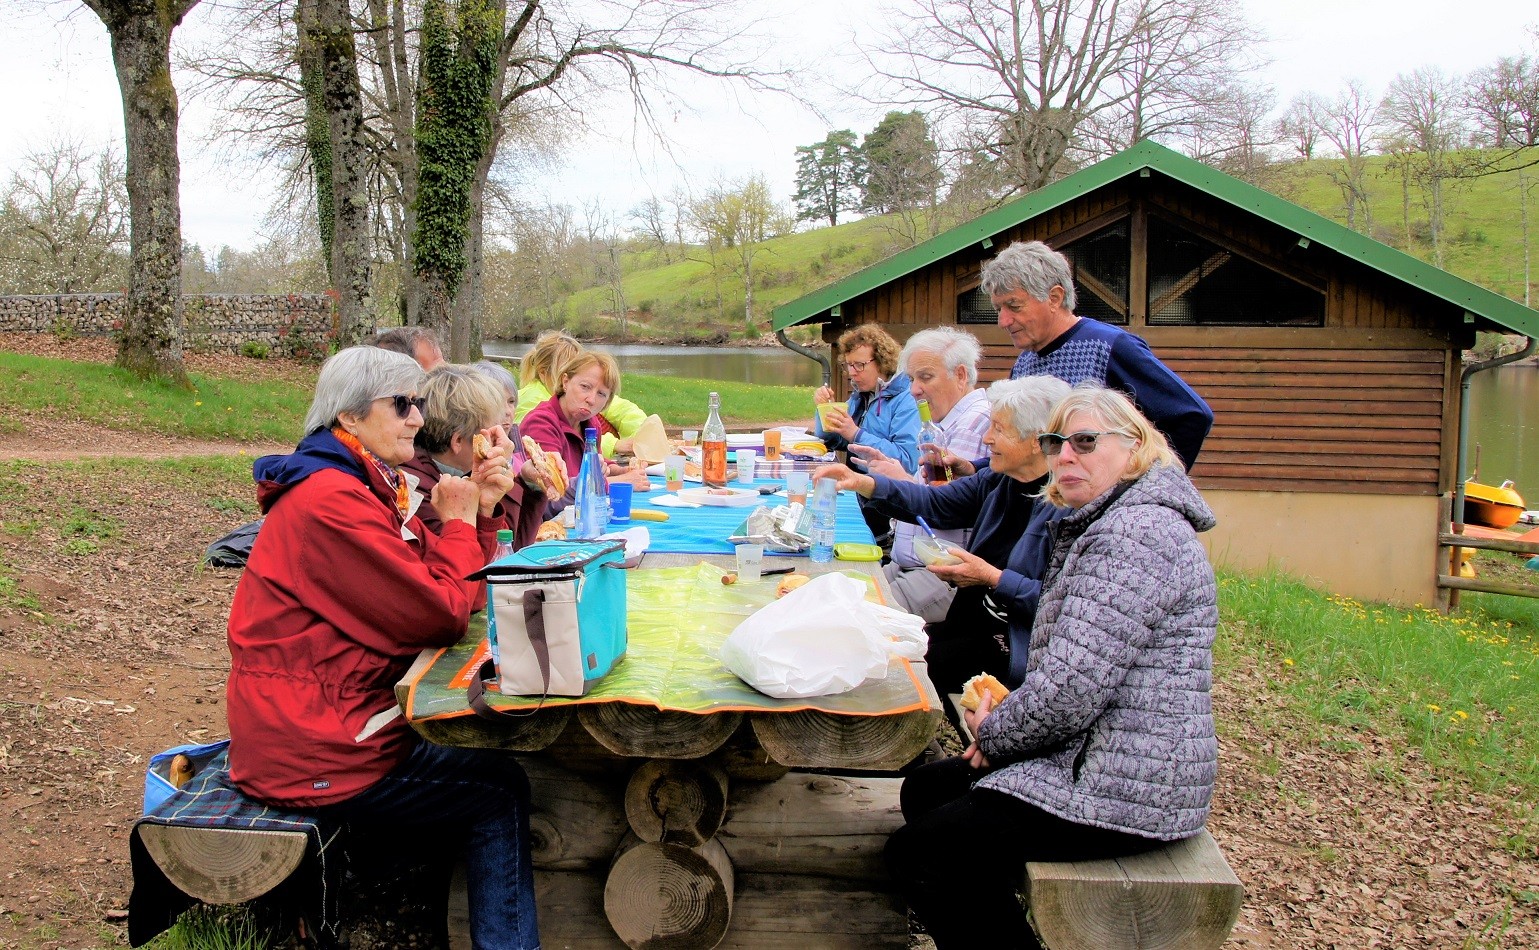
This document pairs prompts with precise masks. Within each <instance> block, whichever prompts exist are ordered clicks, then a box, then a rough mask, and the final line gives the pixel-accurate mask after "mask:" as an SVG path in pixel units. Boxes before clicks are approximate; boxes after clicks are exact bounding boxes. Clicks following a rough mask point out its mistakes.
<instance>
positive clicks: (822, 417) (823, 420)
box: [818, 402, 849, 429]
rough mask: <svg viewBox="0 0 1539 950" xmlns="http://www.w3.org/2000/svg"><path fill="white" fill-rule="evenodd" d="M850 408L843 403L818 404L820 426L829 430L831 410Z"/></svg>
mask: <svg viewBox="0 0 1539 950" xmlns="http://www.w3.org/2000/svg"><path fill="white" fill-rule="evenodd" d="M848 408H849V407H848V406H846V405H845V404H844V403H842V402H820V403H818V425H820V426H822V427H823V428H824V429H827V428H828V413H829V412H830V411H831V410H834V409H848Z"/></svg>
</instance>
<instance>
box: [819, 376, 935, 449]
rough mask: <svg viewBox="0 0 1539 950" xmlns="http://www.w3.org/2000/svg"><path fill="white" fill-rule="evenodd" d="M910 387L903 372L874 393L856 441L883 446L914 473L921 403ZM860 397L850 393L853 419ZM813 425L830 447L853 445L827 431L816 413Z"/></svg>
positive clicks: (875, 447)
mask: <svg viewBox="0 0 1539 950" xmlns="http://www.w3.org/2000/svg"><path fill="white" fill-rule="evenodd" d="M908 388H909V379H908V376H907V375H906V374H904V373H899V374H898V375H896V376H894V377H893V378H892V379H891V380H890V381H888V383H887V385H886V386H883V387H882V388H881V389H879V390H878V391H877V392H876V395H875V396H873V397H872V399H873V402H872V404H871V408H869V409H867V410H866V415H865V417H864V418H863V419H861V420H860V431H859V432H856V433H855V439H854V441H855V443H856V444H857V445H869V446H871V447H872V448H874V449H880V450H881V453H882V454H883V455H885V456H887V457H888V458H893V459H897V460H898V462H899V463H900V464H901V465H902V466H903V469H904V471H906V472H908V473H909V474H913V473H915V472H917V471H919V404H918V403H916V402H914V396H913V394H912V393H910V392H909V391H908ZM859 399H860V393H858V392H854V393H850V399H849V403H848V405H849V410H850V418H852V419H853V418H854V417H855V409H856V407H857V406H858V405H859ZM813 426H814V431H815V433H816V435H817V437H818V438H820V439H822V440H823V444H824V445H826V446H828V447H829V448H831V449H843V448H846V447H847V446H848V445H849V443H847V442H846V441H845V440H844V436H842V435H838V434H837V433H832V432H829V433H825V432H824V431H823V420H822V419H819V418H817V417H816V415H814V417H813ZM862 468H864V466H862Z"/></svg>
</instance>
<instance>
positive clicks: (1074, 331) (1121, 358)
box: [1010, 317, 1213, 470]
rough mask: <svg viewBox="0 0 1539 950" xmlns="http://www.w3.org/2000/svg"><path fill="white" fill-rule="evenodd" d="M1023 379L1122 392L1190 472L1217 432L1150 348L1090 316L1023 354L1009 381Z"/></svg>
mask: <svg viewBox="0 0 1539 950" xmlns="http://www.w3.org/2000/svg"><path fill="white" fill-rule="evenodd" d="M1022 376H1056V377H1058V378H1059V379H1061V380H1063V381H1064V382H1066V383H1068V384H1069V385H1070V386H1073V385H1075V384H1076V383H1079V382H1081V381H1082V380H1086V379H1092V380H1095V381H1096V382H1098V383H1103V384H1105V385H1106V386H1107V388H1109V389H1117V390H1121V391H1122V392H1124V393H1126V394H1128V395H1129V396H1131V397H1132V399H1133V402H1134V403H1136V404H1137V405H1138V409H1139V411H1141V412H1142V413H1143V414H1144V415H1145V416H1148V417H1149V421H1150V422H1152V423H1154V427H1155V428H1156V429H1158V430H1160V431H1161V432H1163V433H1165V437H1166V438H1167V439H1169V440H1170V447H1171V448H1173V449H1175V450H1176V454H1177V455H1179V456H1181V461H1182V462H1184V463H1185V464H1186V467H1187V469H1188V470H1190V469H1191V467H1192V463H1193V462H1196V461H1197V453H1198V452H1200V451H1202V442H1203V440H1204V439H1206V438H1207V437H1208V430H1210V429H1212V428H1213V410H1212V409H1210V408H1208V404H1207V403H1206V402H1203V399H1202V397H1201V396H1199V395H1197V392H1196V391H1195V390H1194V389H1192V387H1190V386H1188V385H1187V384H1186V381H1185V380H1183V379H1182V378H1181V377H1179V376H1177V375H1176V374H1175V373H1174V372H1172V371H1171V369H1170V367H1168V366H1166V365H1165V364H1164V363H1161V362H1160V361H1159V358H1158V357H1156V356H1155V355H1154V353H1153V351H1151V350H1150V349H1149V344H1147V343H1145V342H1144V341H1143V339H1142V338H1140V337H1137V336H1134V335H1133V334H1131V333H1129V332H1128V331H1126V330H1124V329H1122V328H1121V327H1114V326H1112V325H1111V324H1109V323H1102V322H1101V321H1099V320H1092V319H1091V318H1089V317H1081V318H1080V319H1079V322H1077V323H1075V324H1074V326H1073V327H1071V328H1069V329H1068V330H1066V331H1064V333H1063V334H1062V335H1060V336H1059V337H1058V339H1056V340H1054V341H1052V342H1051V343H1049V344H1048V345H1046V346H1044V347H1043V348H1042V349H1041V350H1040V351H1038V352H1035V353H1034V352H1032V351H1031V350H1026V351H1024V352H1022V353H1021V355H1020V356H1019V357H1018V358H1017V359H1016V361H1015V367H1014V368H1013V369H1011V371H1010V378H1011V379H1020V378H1021V377H1022Z"/></svg>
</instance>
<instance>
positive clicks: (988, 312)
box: [957, 287, 999, 324]
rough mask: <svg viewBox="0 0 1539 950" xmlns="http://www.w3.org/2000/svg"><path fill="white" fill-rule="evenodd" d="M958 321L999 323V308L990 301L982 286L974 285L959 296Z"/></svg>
mask: <svg viewBox="0 0 1539 950" xmlns="http://www.w3.org/2000/svg"><path fill="white" fill-rule="evenodd" d="M957 322H958V323H988V324H993V323H998V322H999V308H998V307H995V306H994V304H993V303H991V302H990V301H989V295H988V294H986V293H984V292H983V288H982V287H974V288H973V289H972V290H969V291H967V292H966V293H964V294H962V295H961V296H959V297H957Z"/></svg>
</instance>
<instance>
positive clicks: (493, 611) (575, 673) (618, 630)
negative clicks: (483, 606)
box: [473, 541, 629, 696]
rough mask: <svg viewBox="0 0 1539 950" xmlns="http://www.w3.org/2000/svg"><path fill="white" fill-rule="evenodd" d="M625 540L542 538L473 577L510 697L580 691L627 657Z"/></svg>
mask: <svg viewBox="0 0 1539 950" xmlns="http://www.w3.org/2000/svg"><path fill="white" fill-rule="evenodd" d="M627 566H629V565H627V564H625V545H624V544H623V543H621V542H619V541H540V542H537V543H535V544H531V545H529V546H528V547H526V548H523V549H522V550H519V551H515V552H513V553H512V554H510V555H508V556H507V557H505V558H502V559H501V560H497V561H493V562H492V563H491V564H488V565H487V566H486V567H485V568H483V569H482V570H481V571H479V572H477V573H476V574H475V575H473V576H474V577H476V578H483V577H484V578H485V579H486V583H487V596H486V602H487V609H488V611H489V613H488V617H487V638H488V640H489V641H490V643H491V647H492V658H493V660H494V661H495V663H496V669H497V677H498V687H497V688H498V691H499V692H501V693H502V694H503V695H505V696H581V695H583V694H584V693H586V692H587V691H588V688H589V687H590V686H592V685H593V683H594V682H596V681H597V680H598V679H599V678H600V677H601V676H603V675H604V674H605V673H608V672H609V671H610V670H611V669H613V668H614V665H615V664H616V663H618V662H619V661H620V659H621V658H622V657H624V656H625V647H626V638H625V584H626V572H625V568H626V567H627Z"/></svg>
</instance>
